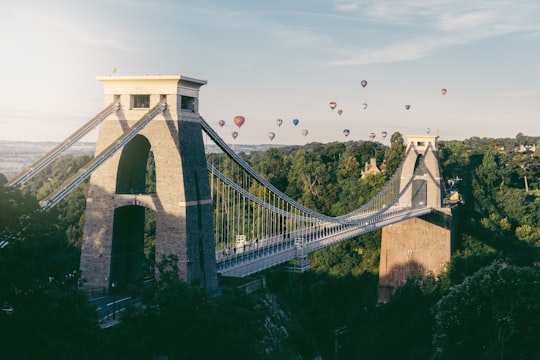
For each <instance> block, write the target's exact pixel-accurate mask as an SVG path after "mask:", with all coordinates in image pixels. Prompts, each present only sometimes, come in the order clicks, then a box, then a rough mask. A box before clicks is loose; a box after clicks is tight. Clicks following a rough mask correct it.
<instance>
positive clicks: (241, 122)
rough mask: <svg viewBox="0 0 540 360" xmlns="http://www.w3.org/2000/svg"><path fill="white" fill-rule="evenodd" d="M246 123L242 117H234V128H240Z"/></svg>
mask: <svg viewBox="0 0 540 360" xmlns="http://www.w3.org/2000/svg"><path fill="white" fill-rule="evenodd" d="M245 121H246V119H245V118H244V117H243V116H240V115H238V116H235V117H234V123H235V124H236V126H238V127H239V128H240V127H242V125H244V122H245Z"/></svg>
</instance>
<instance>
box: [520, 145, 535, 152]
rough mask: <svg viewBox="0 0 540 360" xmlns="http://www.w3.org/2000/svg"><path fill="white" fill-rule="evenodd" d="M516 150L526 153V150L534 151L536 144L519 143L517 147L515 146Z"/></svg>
mask: <svg viewBox="0 0 540 360" xmlns="http://www.w3.org/2000/svg"><path fill="white" fill-rule="evenodd" d="M516 151H517V152H520V153H526V152H532V153H534V152H535V151H536V144H533V145H519V148H517V149H516Z"/></svg>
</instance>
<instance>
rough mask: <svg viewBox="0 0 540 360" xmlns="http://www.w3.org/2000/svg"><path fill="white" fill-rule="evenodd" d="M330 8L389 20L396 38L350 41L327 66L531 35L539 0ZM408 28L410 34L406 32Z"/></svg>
mask: <svg viewBox="0 0 540 360" xmlns="http://www.w3.org/2000/svg"><path fill="white" fill-rule="evenodd" d="M334 9H335V11H336V12H347V14H348V15H349V16H352V15H355V16H357V17H358V18H359V19H363V20H365V21H366V22H370V23H373V24H379V25H392V28H393V31H395V32H398V33H399V34H400V39H399V41H396V40H395V36H392V34H387V35H388V36H387V38H388V39H389V40H386V38H385V37H384V34H383V35H381V37H380V43H381V45H380V46H372V47H370V48H366V47H365V46H362V47H360V46H355V45H354V44H352V45H351V44H349V45H348V46H345V48H346V50H343V51H341V52H340V59H339V60H336V61H333V62H332V65H354V64H373V63H388V62H400V61H410V60H415V59H420V58H423V57H426V56H429V55H430V54H432V53H433V52H434V51H437V50H439V49H443V48H448V47H454V46H459V45H464V44H469V43H474V42H477V41H480V40H483V39H487V38H492V37H497V36H501V35H506V34H512V33H530V34H531V36H535V34H537V33H538V31H539V29H540V23H538V18H539V17H540V3H537V2H535V1H523V2H521V3H515V2H511V1H505V0H500V1H497V0H494V1H484V0H478V1H467V0H463V1H462V0H410V1H399V0H335V1H334ZM407 32H412V33H413V34H415V35H410V36H409V37H407V36H406V35H405V34H407ZM419 32H421V33H422V34H425V35H418V33H419ZM394 35H395V34H394ZM390 39H391V40H390Z"/></svg>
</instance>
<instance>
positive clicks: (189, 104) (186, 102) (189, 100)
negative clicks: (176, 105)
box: [181, 96, 195, 111]
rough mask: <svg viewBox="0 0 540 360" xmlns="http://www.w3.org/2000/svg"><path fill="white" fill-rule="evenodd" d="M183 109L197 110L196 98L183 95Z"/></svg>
mask: <svg viewBox="0 0 540 360" xmlns="http://www.w3.org/2000/svg"><path fill="white" fill-rule="evenodd" d="M181 109H182V110H188V111H195V98H194V97H191V96H182V104H181Z"/></svg>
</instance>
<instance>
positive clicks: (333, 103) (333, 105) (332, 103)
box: [330, 101, 337, 110]
mask: <svg viewBox="0 0 540 360" xmlns="http://www.w3.org/2000/svg"><path fill="white" fill-rule="evenodd" d="M336 106H337V103H336V102H335V101H330V109H332V110H334V109H335V108H336Z"/></svg>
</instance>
